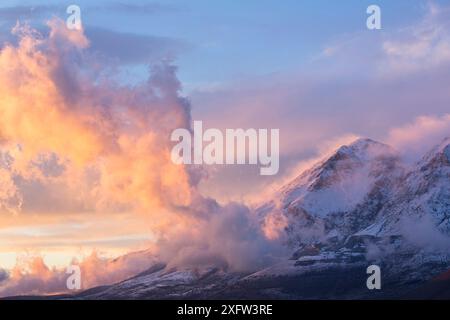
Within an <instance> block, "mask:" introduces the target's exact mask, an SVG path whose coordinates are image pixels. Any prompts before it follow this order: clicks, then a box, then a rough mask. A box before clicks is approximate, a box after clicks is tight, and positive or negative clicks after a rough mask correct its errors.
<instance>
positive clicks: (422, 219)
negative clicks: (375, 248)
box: [377, 138, 450, 247]
mask: <svg viewBox="0 0 450 320" xmlns="http://www.w3.org/2000/svg"><path fill="white" fill-rule="evenodd" d="M377 224H378V227H377V228H378V231H377V234H379V235H383V234H393V233H399V232H402V231H404V229H405V228H408V227H410V228H411V229H413V230H414V231H415V232H416V234H415V235H414V237H418V236H420V234H417V232H420V231H423V232H426V231H427V230H425V228H426V227H428V229H430V230H428V231H429V232H434V231H433V230H432V229H433V227H436V228H437V230H439V231H440V232H441V233H442V234H443V235H446V236H450V138H446V139H444V140H443V141H442V143H440V144H439V145H437V146H436V147H434V148H433V149H432V150H431V151H430V152H428V153H427V154H426V155H425V156H424V157H423V158H422V159H421V160H420V161H419V162H418V163H417V164H415V165H414V166H413V168H412V169H411V170H409V171H408V172H407V174H406V175H405V176H404V178H403V179H402V181H401V184H400V185H399V186H398V187H397V188H396V189H395V190H394V192H393V195H392V197H391V199H390V200H389V202H388V203H387V204H386V205H385V206H384V208H383V210H382V211H381V213H380V215H379V218H378V221H377ZM436 236H439V233H438V234H437V235H436ZM448 245H449V247H450V241H449V243H448Z"/></svg>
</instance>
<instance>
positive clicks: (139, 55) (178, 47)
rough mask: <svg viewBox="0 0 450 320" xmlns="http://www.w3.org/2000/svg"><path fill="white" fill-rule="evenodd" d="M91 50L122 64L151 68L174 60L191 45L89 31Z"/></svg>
mask: <svg viewBox="0 0 450 320" xmlns="http://www.w3.org/2000/svg"><path fill="white" fill-rule="evenodd" d="M86 36H87V37H88V38H89V39H90V40H91V41H92V46H91V50H92V51H93V52H94V53H99V54H101V55H102V56H104V57H107V58H109V59H112V60H113V62H116V63H117V62H118V63H120V64H149V63H154V62H156V61H160V60H161V59H163V58H165V59H169V60H171V59H174V58H175V57H177V56H178V55H179V54H180V53H181V52H184V51H186V50H187V49H188V48H189V47H190V45H189V44H187V43H186V42H184V41H182V40H178V39H172V38H168V37H157V36H151V35H139V34H134V33H122V32H117V31H112V30H109V29H104V28H98V27H89V26H88V27H86Z"/></svg>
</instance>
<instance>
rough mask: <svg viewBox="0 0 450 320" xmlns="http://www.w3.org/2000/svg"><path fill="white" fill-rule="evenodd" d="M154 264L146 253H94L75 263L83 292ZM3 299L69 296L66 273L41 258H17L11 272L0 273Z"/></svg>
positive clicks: (0, 288)
mask: <svg viewBox="0 0 450 320" xmlns="http://www.w3.org/2000/svg"><path fill="white" fill-rule="evenodd" d="M154 263H155V260H154V258H153V256H152V255H151V254H150V253H149V252H147V251H143V252H136V253H132V254H128V255H124V256H122V257H120V258H118V259H106V258H102V257H100V256H99V255H98V253H96V252H92V254H90V255H89V256H87V257H85V258H84V259H83V260H82V261H81V262H78V261H76V260H74V261H72V265H77V266H79V267H80V271H81V273H80V276H81V286H82V288H81V290H82V289H87V288H91V287H95V286H98V285H107V284H113V283H116V282H119V281H122V280H125V279H127V278H130V277H132V276H134V275H136V274H138V273H140V272H143V271H145V270H147V269H148V268H149V267H150V266H151V265H152V264H154ZM2 276H3V279H4V281H3V282H2V281H1V278H0V296H2V297H6V296H19V295H48V294H62V293H70V292H69V291H68V289H67V284H66V282H67V279H68V277H69V276H70V275H69V274H67V273H66V270H65V269H64V268H63V269H58V268H49V267H48V266H47V265H46V264H45V262H44V259H43V257H42V256H32V255H31V256H30V255H26V256H23V257H21V258H20V259H18V261H17V264H16V266H15V267H14V268H13V269H12V270H11V271H10V272H8V273H7V272H5V271H0V277H2Z"/></svg>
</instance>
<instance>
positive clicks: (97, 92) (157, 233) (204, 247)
mask: <svg viewBox="0 0 450 320" xmlns="http://www.w3.org/2000/svg"><path fill="white" fill-rule="evenodd" d="M48 27H49V28H50V31H49V32H48V33H47V34H42V33H40V32H38V31H36V30H34V29H32V28H31V27H29V26H27V25H21V24H18V25H17V26H16V28H15V29H14V32H15V34H16V36H17V37H18V38H19V40H18V42H17V43H16V44H7V45H5V46H4V47H3V49H2V50H1V51H0V119H1V120H0V122H1V123H0V124H1V125H0V137H1V145H0V147H1V154H2V157H3V159H5V161H4V164H3V169H2V170H3V171H4V172H3V176H2V180H1V183H2V184H3V185H4V186H5V188H4V189H3V194H2V195H1V197H0V200H1V204H2V206H3V207H5V208H6V206H11V203H13V200H14V199H16V198H17V199H20V206H19V205H17V206H16V209H17V211H18V214H19V215H30V214H31V213H33V214H34V213H38V214H41V215H42V214H44V213H45V214H49V213H53V214H54V215H62V216H64V215H69V213H71V214H74V213H77V212H80V211H81V212H89V213H91V214H102V213H103V214H105V212H110V213H111V215H110V216H111V218H113V216H112V213H114V212H119V213H129V212H132V213H135V214H137V215H139V214H140V215H143V216H145V217H146V219H145V222H146V223H147V224H148V229H149V230H150V232H151V233H152V235H154V238H155V239H156V240H155V243H156V244H157V246H158V248H157V249H155V254H156V255H158V256H159V257H160V258H161V259H162V260H163V261H164V262H167V263H169V264H170V265H173V266H180V265H181V266H190V265H193V264H203V263H212V264H219V265H221V266H223V267H224V268H225V267H226V268H227V269H231V270H247V269H251V268H256V267H258V266H261V265H264V264H266V263H268V262H269V261H272V259H274V255H275V252H276V253H278V254H281V251H280V250H278V249H276V248H277V243H276V242H272V241H269V240H267V239H266V238H265V236H264V234H263V233H262V231H261V230H260V227H259V225H258V224H257V223H256V221H254V220H253V218H252V214H251V211H250V210H249V209H248V208H247V207H245V206H243V205H238V204H228V205H225V206H220V205H219V204H217V202H216V201H214V200H213V199H208V198H205V197H203V196H201V195H200V194H199V193H198V190H197V183H198V181H199V179H200V177H201V173H200V172H199V171H198V170H197V169H196V168H190V167H189V168H188V167H186V166H183V165H175V164H174V163H173V162H172V161H171V160H170V159H171V157H170V152H171V148H172V142H171V141H170V139H169V137H170V133H171V132H172V131H173V130H174V129H176V128H180V127H182V128H188V129H189V128H190V123H191V117H190V103H189V101H188V100H187V99H186V98H184V97H182V96H181V95H180V82H179V80H178V79H177V76H176V71H177V68H176V67H175V66H173V65H172V64H170V63H169V62H168V61H166V60H165V61H162V62H159V63H156V64H153V65H152V67H151V69H150V75H149V78H148V79H147V80H146V81H143V82H141V83H138V84H137V85H133V86H131V85H126V84H121V83H118V82H116V81H114V80H113V79H114V78H113V77H112V78H111V77H110V75H111V73H112V72H114V68H112V67H111V66H110V65H109V64H108V62H107V61H105V60H101V59H100V60H98V59H97V58H98V57H97V56H92V55H90V54H88V53H86V52H87V50H89V47H90V46H91V45H92V43H93V40H92V39H88V38H87V37H86V36H85V34H84V33H83V31H70V30H68V29H67V28H65V27H64V22H63V21H61V20H58V19H54V20H51V21H49V23H48ZM2 214H4V213H2ZM69 216H70V215H69ZM86 218H87V219H89V216H88V215H87V216H86ZM92 220H93V221H94V219H93V218H92ZM50 240H51V241H55V237H53V238H50ZM81 265H83V267H85V268H87V269H86V272H85V277H86V278H85V279H87V280H86V282H85V283H86V286H88V287H90V286H94V285H98V284H104V283H110V282H114V281H119V280H120V279H122V278H123V276H122V275H123V273H121V272H122V271H125V270H122V269H123V268H125V269H126V270H131V271H130V273H126V275H130V274H131V273H132V272H136V271H137V270H136V269H129V268H128V267H122V266H120V267H117V268H116V267H115V266H117V264H111V263H110V262H107V261H106V262H105V261H104V260H101V259H100V260H99V259H97V258H96V257H95V256H94V257H91V258H87V259H84V260H83V261H82V262H81ZM91 265H92V267H89V266H91ZM135 265H137V266H142V267H143V265H142V264H140V263H139V264H136V263H135ZM109 268H112V269H113V270H112V271H111V273H109V272H107V271H105V270H109ZM119 270H122V271H119ZM116 271H117V272H119V274H120V277H119V276H111V274H114V275H116V273H117V272H116ZM63 278H64V273H63V272H62V271H61V270H56V269H54V268H49V267H48V266H46V265H45V263H44V262H43V259H42V258H36V259H32V260H30V261H24V262H19V263H18V264H17V266H16V268H15V269H14V270H13V271H12V273H11V276H10V277H9V279H8V281H7V283H6V285H5V286H6V287H5V288H6V289H4V290H3V292H2V294H3V295H9V294H23V293H50V292H59V291H60V290H61V291H64V290H65V289H64V288H63V287H62V286H61V283H62V280H63Z"/></svg>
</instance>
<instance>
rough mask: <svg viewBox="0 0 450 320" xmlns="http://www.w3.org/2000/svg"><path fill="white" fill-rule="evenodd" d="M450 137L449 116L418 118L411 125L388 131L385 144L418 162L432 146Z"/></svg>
mask: <svg viewBox="0 0 450 320" xmlns="http://www.w3.org/2000/svg"><path fill="white" fill-rule="evenodd" d="M449 135H450V114H444V115H443V116H441V117H439V116H420V117H417V118H416V119H415V120H414V121H413V122H412V123H409V124H406V125H403V126H399V127H397V128H393V129H391V130H390V132H389V134H388V137H387V139H386V140H387V143H389V144H391V145H392V146H394V147H396V148H397V149H398V150H401V151H402V153H403V154H404V156H405V158H406V159H409V160H418V158H419V157H420V156H422V155H423V154H424V153H425V152H426V151H428V150H429V149H430V148H431V147H432V146H434V145H436V143H438V142H439V141H441V140H442V139H443V138H445V137H448V136H449Z"/></svg>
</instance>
